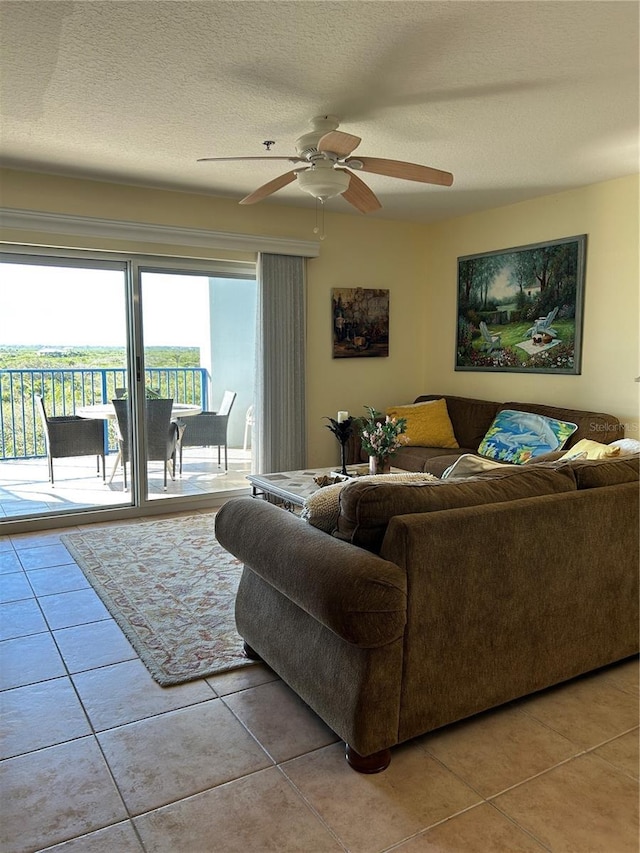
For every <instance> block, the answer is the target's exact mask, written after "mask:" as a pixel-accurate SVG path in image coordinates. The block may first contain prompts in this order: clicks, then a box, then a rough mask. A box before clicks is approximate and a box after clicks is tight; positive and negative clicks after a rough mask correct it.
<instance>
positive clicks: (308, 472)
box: [247, 464, 401, 510]
mask: <svg viewBox="0 0 640 853" xmlns="http://www.w3.org/2000/svg"><path fill="white" fill-rule="evenodd" d="M400 470H401V469H399V468H392V469H391V471H392V472H396V473H400ZM368 473H369V468H368V466H367V465H366V464H363V465H349V466H347V475H348V476H347V477H345V476H344V475H343V474H340V473H339V472H338V471H337V470H336V469H335V468H305V469H303V470H302V471H281V472H279V473H277V474H247V480H249V482H250V483H251V494H252V495H253V497H254V498H264V499H265V500H269V501H271V502H272V503H279V504H281V505H282V506H284V508H285V509H290V510H295V509H301V508H302V507H303V506H304V502H305V500H306V499H307V498H308V497H309V496H310V495H312V494H313V493H314V492H317V491H318V489H320V488H322V487H321V486H320V484H319V483H318V482H316V480H319V479H321V478H326V482H325V483H324V485H329V484H330V483H331V482H340V480H352V479H355V478H356V477H361V476H363V475H364V474H368ZM379 476H381V477H384V474H380V475H379Z"/></svg>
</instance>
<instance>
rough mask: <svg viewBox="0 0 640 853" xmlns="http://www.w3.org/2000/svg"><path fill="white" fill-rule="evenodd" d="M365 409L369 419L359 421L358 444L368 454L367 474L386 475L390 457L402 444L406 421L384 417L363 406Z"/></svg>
mask: <svg viewBox="0 0 640 853" xmlns="http://www.w3.org/2000/svg"><path fill="white" fill-rule="evenodd" d="M365 409H366V410H367V412H369V417H368V418H361V419H360V443H361V445H362V448H363V449H364V451H365V452H366V453H368V454H369V472H370V473H371V474H388V473H389V471H390V469H391V455H392V454H393V453H394V452H395V451H396V450H397V449H398V448H399V447H400V446H401V445H402V444H403V443H404V439H403V434H404V432H405V431H406V429H407V419H406V418H390V417H389V416H388V415H387V416H386V417H385V416H384V415H383V414H382V413H381V412H377V411H376V410H375V409H373V408H372V407H371V406H365Z"/></svg>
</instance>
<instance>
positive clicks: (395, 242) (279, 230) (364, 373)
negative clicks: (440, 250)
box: [0, 170, 426, 465]
mask: <svg viewBox="0 0 640 853" xmlns="http://www.w3.org/2000/svg"><path fill="white" fill-rule="evenodd" d="M0 187H1V192H0V204H1V205H2V206H4V207H8V208H19V209H24V210H37V211H46V212H51V213H63V214H70V215H74V216H93V217H98V218H102V219H120V220H129V221H138V222H148V223H154V224H160V225H174V226H180V227H186V228H204V229H211V230H215V231H227V232H232V233H245V234H260V235H266V236H271V237H287V238H297V239H300V240H305V241H308V240H313V239H315V237H314V234H313V227H314V224H315V213H314V211H313V209H305V210H302V209H294V208H289V207H286V206H281V205H273V204H272V205H269V204H267V205H264V204H263V205H256V206H255V207H240V206H239V205H238V203H237V201H235V200H231V199H221V198H213V197H211V196H205V195H196V194H189V193H178V192H169V191H166V190H153V189H147V188H141V187H132V186H121V185H117V184H108V183H100V182H94V181H83V180H76V179H71V178H62V177H55V176H51V175H36V174H31V173H21V172H15V171H9V170H5V171H4V172H1V173H0ZM325 230H326V239H325V240H324V241H323V242H322V244H321V250H320V257H318V258H314V259H312V260H310V261H309V262H308V288H307V302H308V326H307V340H308V346H307V377H308V382H307V435H308V447H309V452H308V464H309V465H320V464H326V465H330V464H334V463H335V462H337V459H338V452H337V444H336V442H335V439H334V438H333V436H332V435H331V434H330V433H329V431H328V430H326V429H325V428H324V425H325V424H326V423H327V422H326V421H324V420H323V417H324V416H333V417H335V415H336V413H337V411H338V410H340V409H346V410H348V411H350V412H352V413H356V414H364V409H363V406H365V405H372V406H376V407H383V406H385V405H387V404H389V403H391V402H397V400H399V399H400V400H412V399H413V398H414V397H415V395H416V393H418V392H419V391H420V390H421V388H422V376H423V371H422V366H423V364H424V356H423V353H424V345H425V344H424V333H423V322H422V318H423V317H424V315H425V299H426V290H425V285H426V279H425V274H424V259H423V255H422V246H423V242H424V226H419V225H407V223H401V222H391V221H388V220H384V219H379V218H375V219H366V218H365V217H364V216H347V215H342V214H330V213H328V214H327V215H326V219H325ZM0 237H1V239H3V240H5V241H15V242H27V243H37V244H41V245H60V246H65V247H68V246H75V247H78V248H100V249H110V250H120V251H138V252H151V253H154V254H160V253H162V254H175V255H178V256H191V257H194V256H197V257H216V258H231V259H237V258H240V259H242V258H245V257H246V255H239V254H238V253H237V252H235V253H234V252H221V251H219V250H212V251H210V252H205V251H203V250H201V249H193V248H188V247H187V248H185V247H180V246H158V245H145V244H135V243H117V244H116V243H115V242H114V241H113V240H96V238H93V237H72V238H69V237H68V236H60V237H58V238H52V235H50V234H30V233H24V232H17V231H14V232H10V231H9V230H6V229H5V230H4V231H3V232H2V233H1V234H0ZM333 287H373V288H378V287H381V288H388V289H389V290H390V291H391V294H390V302H391V308H390V323H391V330H390V334H391V346H390V355H389V358H375V359H368V358H356V359H338V360H334V359H332V357H331V340H332V338H331V336H332V322H331V288H333ZM416 389H417V390H416Z"/></svg>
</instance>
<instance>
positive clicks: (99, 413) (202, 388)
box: [0, 268, 254, 521]
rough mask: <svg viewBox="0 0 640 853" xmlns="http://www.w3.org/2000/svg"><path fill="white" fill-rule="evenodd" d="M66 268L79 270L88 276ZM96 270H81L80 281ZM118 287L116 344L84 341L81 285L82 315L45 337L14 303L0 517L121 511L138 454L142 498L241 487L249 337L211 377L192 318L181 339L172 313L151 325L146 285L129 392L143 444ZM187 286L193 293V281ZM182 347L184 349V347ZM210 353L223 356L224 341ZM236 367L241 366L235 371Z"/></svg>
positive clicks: (247, 451)
mask: <svg viewBox="0 0 640 853" xmlns="http://www.w3.org/2000/svg"><path fill="white" fill-rule="evenodd" d="M19 272H21V271H19ZM27 272H29V270H28V271H27ZM37 272H38V274H39V275H42V276H43V277H44V279H45V280H46V279H47V274H48V273H49V272H50V271H49V269H48V268H44V269H42V268H37ZM65 272H66V273H68V272H75V273H82V272H84V273H85V274H87V271H86V270H84V271H82V270H71V271H69V270H65ZM95 272H96V271H94V270H91V271H89V274H88V275H87V278H89V279H90V274H92V273H95ZM55 273H56V270H53V273H52V274H53V276H54V277H55ZM176 277H177V276H171V278H172V279H174V281H173V282H168V284H172V285H173V286H174V287H175V278H176ZM205 281H206V286H203V287H202V288H201V292H202V295H203V298H206V296H207V294H208V293H209V292H210V290H211V286H210V280H205ZM117 284H118V287H117V289H114V291H113V295H114V297H115V294H116V293H117V294H118V298H119V299H120V300H121V301H122V303H123V304H122V306H121V311H120V316H119V318H118V319H117V320H116V321H114V322H113V323H111V327H112V328H108V329H107V332H106V334H108V335H109V336H110V337H111V338H112V339H114V341H115V340H117V339H118V338H121V339H122V340H123V344H122V345H116V344H115V343H114V344H113V345H111V346H109V345H104V344H101V345H91V344H87V343H86V339H87V337H91V336H92V334H93V336H94V337H95V338H96V339H99V337H100V334H99V333H98V332H97V331H93V332H92V329H93V330H95V329H96V325H97V324H96V322H95V319H94V317H93V316H92V313H94V312H95V298H94V297H95V292H93V293H92V292H91V289H90V288H86V290H87V296H86V299H87V306H86V308H87V311H86V313H84V311H83V306H82V304H79V305H77V310H75V311H74V323H73V324H72V323H71V322H70V320H69V318H67V321H63V320H62V318H61V319H60V322H59V324H58V325H56V323H55V322H53V323H51V322H49V324H48V331H47V330H46V329H45V326H44V324H43V325H40V326H38V327H37V328H36V324H35V323H34V329H33V331H32V332H30V331H29V328H28V326H25V324H24V322H23V323H22V324H21V326H20V325H19V324H18V323H17V319H18V307H19V306H22V308H24V300H23V301H22V302H20V300H18V299H15V300H14V306H15V309H14V310H15V312H16V318H15V319H16V324H15V327H14V328H13V329H12V328H11V323H9V324H7V325H5V324H4V323H3V328H2V338H0V521H2V519H5V520H9V519H15V518H21V517H23V516H24V517H25V518H26V517H30V516H33V515H42V514H49V513H56V512H69V511H75V510H78V509H79V510H83V509H96V508H103V507H104V508H107V507H111V506H116V505H120V506H121V505H125V506H127V505H131V504H132V503H133V502H134V501H135V494H136V484H135V477H133V476H132V474H135V471H133V470H132V460H133V458H134V457H136V455H137V454H136V450H138V449H139V448H144V451H145V453H146V459H144V460H143V462H142V463H141V464H144V466H145V468H144V472H145V474H146V477H145V479H144V480H142V481H141V482H143V483H146V488H147V491H146V496H145V499H146V500H155V499H159V498H160V499H162V498H172V497H173V498H176V497H185V496H186V497H190V498H195V499H197V498H199V497H203V496H206V495H208V494H212V493H219V492H228V491H232V492H233V491H234V490H238V489H246V488H247V481H246V474H248V473H250V471H251V454H252V450H251V444H252V441H251V439H252V435H251V429H250V426H249V425H250V424H252V423H253V418H252V406H253V384H252V374H253V370H254V361H253V344H252V341H251V340H249V341H248V346H247V351H246V353H245V352H243V353H241V354H240V355H239V356H238V354H237V353H236V352H235V351H233V350H229V353H230V355H229V356H228V358H226V357H225V355H224V353H223V354H222V356H221V357H219V358H215V360H216V362H217V364H218V365H219V366H220V367H221V370H220V372H219V373H218V374H215V371H212V366H213V361H214V357H215V355H212V350H213V351H214V353H215V346H211V344H210V342H209V340H207V339H206V334H207V332H206V331H205V335H203V333H202V332H201V331H199V329H198V324H197V322H196V321H191V320H189V322H185V323H184V327H183V329H182V331H181V332H180V333H179V334H178V333H177V332H176V331H175V330H174V331H172V330H171V328H170V325H174V324H175V323H176V322H177V323H178V324H179V322H180V317H176V315H175V311H174V310H173V308H172V311H171V312H169V315H168V318H167V322H165V321H164V319H162V320H160V321H154V314H156V313H157V315H158V316H160V315H161V314H162V311H161V310H158V312H154V310H153V309H154V304H153V299H152V297H157V299H158V302H159V303H162V302H163V300H162V299H161V298H160V293H161V288H160V287H158V289H157V290H156V289H155V287H152V285H155V282H154V281H153V280H149V279H148V280H147V281H146V282H145V288H146V290H145V296H146V299H147V302H146V305H147V308H148V318H149V319H148V320H145V322H148V325H147V326H146V327H145V334H146V339H147V340H150V341H151V343H150V344H148V345H145V346H144V366H145V370H144V377H143V380H144V381H143V383H141V384H140V385H139V386H138V387H139V388H140V389H142V388H144V394H145V401H144V405H143V411H144V416H143V418H142V421H143V424H142V425H141V429H142V437H141V439H140V443H139V444H138V443H135V442H133V439H134V436H133V430H132V421H133V420H135V419H134V418H133V414H132V406H133V403H134V401H133V399H132V395H131V394H130V392H129V387H128V386H129V373H128V369H127V350H126V346H125V344H124V341H125V340H126V327H125V324H124V313H125V312H124V301H123V296H122V294H123V292H124V288H122V286H121V285H122V282H121V281H118V282H117ZM104 285H105V282H104V281H101V282H100V286H101V293H102V296H103V297H104V296H105V294H107V293H108V288H105V286H104ZM188 285H191V286H192V287H193V288H194V291H195V283H194V277H191V278H190V279H189V280H188ZM42 292H43V291H39V293H42ZM70 292H71V291H70ZM58 296H59V293H58ZM113 301H116V300H115V298H114V300H113ZM6 304H7V314H6V315H5V316H6V317H8V318H9V319H11V310H12V306H11V300H8V301H7V303H6ZM64 304H65V300H59V301H58V304H57V306H52V308H51V312H50V313H49V315H48V319H49V320H55V314H56V313H57V314H58V315H60V314H61V313H63V312H64V309H63V308H62V307H61V306H62V305H64ZM67 304H69V303H67ZM90 307H93V312H90V311H89V309H90ZM161 308H162V304H160V305H158V309H161ZM66 313H67V314H68V313H69V312H66ZM200 313H201V314H202V313H204V312H203V311H201V312H200ZM22 316H24V314H23V315H22ZM119 320H122V324H121V325H120V323H119ZM65 322H66V331H65ZM85 324H86V328H85ZM18 328H20V332H19V333H18V332H17V331H16V330H17V329H18ZM87 329H88V331H87ZM224 334H226V332H224V330H223V336H224ZM31 335H33V337H32V338H31V340H30V336H31ZM158 337H160V339H162V338H163V337H166V339H167V341H168V342H167V344H166V345H161V344H159V343H156V341H157V340H158ZM18 341H20V342H18ZM188 341H193V343H194V345H187V342H188ZM217 345H218V346H219V347H224V348H227V343H226V341H218V343H217ZM225 358H226V360H225ZM239 359H240V360H241V361H242V365H241V367H242V369H239V368H238V365H237V364H236V363H235V362H237V361H238V360H239ZM245 362H246V364H245ZM227 380H228V381H227ZM141 405H142V404H141ZM137 411H140V409H137ZM138 492H139V488H138Z"/></svg>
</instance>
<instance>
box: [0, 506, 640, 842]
mask: <svg viewBox="0 0 640 853" xmlns="http://www.w3.org/2000/svg"><path fill="white" fill-rule="evenodd" d="M136 523H139V519H138V520H137V521H136ZM61 532H62V531H61ZM0 602H1V603H0V630H1V631H2V634H1V638H2V643H1V645H0V653H1V666H0V690H2V692H1V693H0V703H1V714H2V722H1V729H2V741H1V746H0V750H1V752H0V756H1V758H2V761H1V763H0V774H1V775H0V778H1V783H0V784H1V796H2V800H1V806H0V810H1V811H0V825H1V829H0V833H1V835H0V850H2V853H18V851H38V850H45V849H46V850H55V851H60V853H140V851H147V853H151V851H154V853H161V851H162V853H165V851H166V853H235V851H238V853H261V851H277V853H294V851H295V853H324V851H343V853H344V851H352V853H382V851H390V850H394V851H399V853H418V851H420V853H422V851H431V852H432V853H535V851H544V850H547V851H553V853H570V851H573V853H597V851H602V853H627V852H628V853H637V851H638V805H637V804H638V662H637V659H633V660H628V661H624V662H622V663H620V664H617V665H614V666H612V667H608V668H607V669H605V670H601V671H599V672H598V673H594V674H591V675H588V676H585V677H583V678H580V679H576V680H574V681H572V682H569V683H567V684H564V685H561V686H559V687H555V688H552V689H550V690H547V691H544V692H543V693H540V694H537V695H536V696H532V697H527V698H525V699H522V700H519V701H517V702H513V703H511V704H509V705H507V706H505V707H502V708H499V709H496V710H494V711H491V712H487V713H485V714H481V715H479V716H477V717H474V718H472V719H470V720H466V721H463V722H460V723H456V724H454V725H451V726H447V727H446V728H444V729H441V730H440V731H438V732H433V733H431V734H430V735H425V736H424V737H421V738H418V739H416V740H415V741H412V742H411V743H408V744H404V745H402V746H400V747H397V748H396V749H394V750H393V759H392V762H391V765H390V767H389V769H388V770H387V771H386V772H385V773H381V774H378V775H375V776H362V775H359V774H357V773H354V772H353V771H352V770H350V769H349V768H348V766H347V764H346V762H345V760H344V757H343V746H342V744H341V743H340V742H339V741H338V739H337V738H336V736H335V735H334V734H333V732H331V731H330V730H329V729H328V728H327V727H326V726H325V725H324V723H323V722H322V721H321V720H320V719H318V717H317V716H316V715H315V714H314V713H313V712H311V711H310V710H309V709H308V708H307V707H306V706H305V705H304V704H303V703H302V702H301V701H300V700H299V699H298V697H297V696H295V694H293V693H292V692H291V691H290V690H289V688H288V687H286V685H284V684H283V683H282V682H281V681H280V680H279V679H278V678H277V677H276V676H275V674H274V673H273V672H271V671H270V670H269V669H268V668H267V667H265V666H262V665H256V666H252V667H247V668H244V669H242V670H236V671H235V672H231V673H226V674H223V675H220V676H217V677H215V678H208V679H201V680H199V681H195V682H191V683H189V684H185V685H180V686H177V687H170V688H162V687H159V686H158V685H157V684H156V683H155V682H154V681H153V680H152V679H151V677H150V676H149V675H148V673H147V671H146V669H145V668H144V666H143V665H142V664H141V662H140V661H139V660H138V658H137V656H136V654H135V652H134V651H133V649H132V648H131V646H130V645H129V643H128V642H127V640H126V639H125V638H124V636H123V635H122V633H121V632H120V630H119V628H118V627H117V625H116V624H115V622H114V621H113V620H112V619H111V617H110V616H109V614H108V612H107V611H106V610H105V609H104V607H103V606H102V604H101V602H100V600H99V599H98V598H97V596H96V595H95V593H94V592H93V590H92V589H91V587H90V586H89V585H88V584H87V582H86V580H85V579H84V576H83V575H82V573H81V572H80V571H79V570H78V569H77V567H76V566H75V564H74V563H73V560H72V559H71V557H70V556H69V554H68V552H67V551H66V549H65V548H64V546H62V545H61V544H60V542H59V540H58V534H57V533H55V532H53V533H52V532H50V531H49V532H47V533H43V534H33V535H27V534H25V535H21V536H14V537H12V538H5V539H0Z"/></svg>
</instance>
